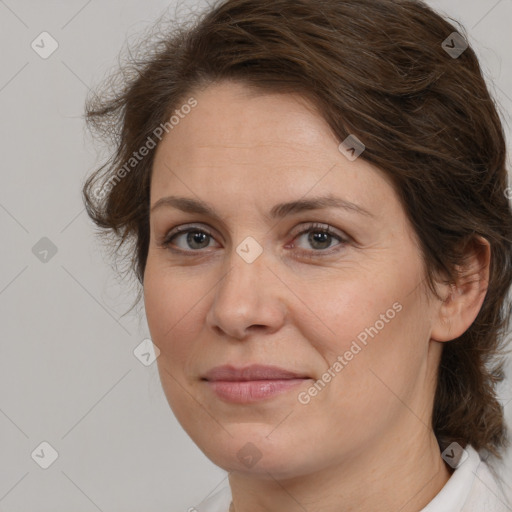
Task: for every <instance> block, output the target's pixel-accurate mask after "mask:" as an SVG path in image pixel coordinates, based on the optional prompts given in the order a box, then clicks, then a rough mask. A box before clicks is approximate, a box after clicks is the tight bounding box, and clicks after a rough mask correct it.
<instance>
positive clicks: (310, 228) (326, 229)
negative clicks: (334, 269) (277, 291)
mask: <svg viewBox="0 0 512 512" xmlns="http://www.w3.org/2000/svg"><path fill="white" fill-rule="evenodd" d="M309 232H317V233H322V234H328V235H330V236H332V237H334V238H336V239H337V240H338V242H339V244H337V245H335V246H334V248H335V249H334V250H333V247H328V248H327V249H325V250H323V249H317V250H315V249H312V250H311V251H305V250H303V249H300V250H299V253H301V255H302V256H303V257H306V258H315V257H317V256H320V257H322V256H329V255H331V254H332V253H333V252H337V251H339V250H340V248H342V247H343V246H344V245H346V244H347V243H348V242H349V240H348V239H347V238H344V237H342V236H341V235H339V234H338V233H337V232H335V231H334V229H333V228H332V227H331V226H329V225H328V224H319V223H316V222H313V223H310V224H308V225H306V227H305V228H304V229H303V230H302V231H300V232H298V233H297V234H296V235H294V238H293V240H295V239H297V238H299V237H300V236H302V235H304V234H306V233H309ZM186 233H202V234H205V235H207V236H209V237H211V238H214V236H213V234H212V233H211V232H210V231H208V230H207V229H205V228H199V227H197V226H191V225H186V226H179V227H177V228H175V229H174V230H172V231H171V232H170V233H169V234H168V235H167V236H166V237H165V238H164V240H163V241H162V242H161V243H160V244H159V245H160V247H163V248H164V249H167V250H169V251H171V252H174V253H177V254H181V255H184V256H197V255H198V254H199V253H201V252H204V251H203V250H202V249H196V250H193V249H191V250H189V251H186V250H183V249H175V248H173V247H171V246H172V245H173V244H172V241H173V240H174V238H176V237H177V236H179V235H182V234H186ZM336 248H338V249H336ZM311 253H314V256H313V255H312V254H311Z"/></svg>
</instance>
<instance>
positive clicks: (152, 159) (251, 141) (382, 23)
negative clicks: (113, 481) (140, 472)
mask: <svg viewBox="0 0 512 512" xmlns="http://www.w3.org/2000/svg"><path fill="white" fill-rule="evenodd" d="M153 49H154V51H149V52H148V53H147V54H145V55H144V58H143V59H142V60H141V61H140V62H139V63H135V64H134V65H133V66H132V67H131V68H129V67H125V69H124V70H123V80H124V83H123V87H122V88H121V90H119V91H117V93H116V94H115V95H114V96H113V97H107V98H105V97H103V99H101V96H100V100H99V102H97V101H91V102H90V103H89V105H88V119H89V121H90V122H91V123H92V125H93V127H95V128H97V129H98V130H99V132H100V133H105V134H112V133H114V134H116V136H117V138H116V139H115V141H116V144H117V145H116V150H115V153H114V154H113V156H112V159H111V160H110V161H109V163H108V164H107V165H105V166H104V167H103V168H102V169H100V170H98V171H97V172H96V173H95V174H94V175H93V176H91V177H90V178H89V180H88V181H87V183H86V184H85V186H84V195H85V202H86V205H87V208H88V212H89V215H90V216H91V218H92V219H93V220H94V221H95V222H96V224H97V225H98V226H100V227H102V228H104V229H106V230H107V233H112V234H113V235H114V236H113V237H112V238H111V239H112V240H114V241H116V242H119V243H120V246H122V245H124V244H125V243H126V244H128V245H127V247H128V248H129V250H128V252H127V253H125V255H126V257H128V259H129V261H130V262H131V263H132V265H133V270H134V271H135V274H136V275H137V277H138V279H139V281H140V283H141V285H142V286H141V291H140V296H139V298H142V296H143V298H144V304H145V309H146V316H147V320H148V325H149V328H150V331H151V336H152V340H153V343H154V344H155V345H156V347H158V349H159V351H160V355H159V357H158V368H159V373H160V377H161V382H162V386H163V389H164V392H165V394H166V397H167V399H168V402H169V404H170V406H171V408H172V410H173V412H174V414H175V415H176V417H177V419H178V420H179V422H180V423H181V425H182V426H183V428H184V429H185V431H186V432H187V433H188V434H189V435H190V437H191V438H192V439H193V441H194V442H195V443H196V444H197V445H198V446H199V448H200V449H201V450H202V451H203V452H204V453H205V454H206V456H207V457H209V458H210V459H211V460H212V461H213V462H214V463H215V464H217V465H218V466H220V467H222V468H224V469H225V470H226V471H228V472H229V487H226V488H225V489H223V490H221V491H220V492H218V493H216V495H215V496H212V497H209V498H208V499H207V500H206V501H205V502H204V503H202V504H201V505H198V506H197V507H196V508H195V509H194V508H191V509H190V510H200V511H209V512H214V511H215V512H227V511H228V510H230V511H236V512H259V511H264V510H276V511H277V510H286V511H296V510H297V511H299V510H301V511H305V510H307V511H313V510H321V511H322V512H330V511H333V512H334V511H337V512H339V511H340V510H347V511H348V510H357V511H360V512H361V511H363V512H365V511H375V510H379V511H398V510H400V511H401V512H417V511H423V512H434V511H441V510H442V511H450V512H454V511H464V512H469V511H476V510H478V511H484V510H485V511H505V510H512V508H510V505H509V504H507V503H506V500H505V498H504V495H503V493H502V489H501V484H500V482H499V481H498V479H497V478H496V477H495V475H493V474H492V472H491V468H490V466H488V465H487V464H486V462H485V461H484V460H482V459H483V458H486V457H484V454H489V455H492V456H494V457H498V458H499V457H500V456H501V453H502V451H503V450H504V448H505V447H506V446H507V441H508V438H507V431H506V427H505V423H504V417H503V409H502V407H501V406H500V404H499V402H498V401H497V397H496V384H497V383H498V382H499V381H500V380H501V374H502V371H501V370H502V369H501V366H502V361H501V359H500V358H499V357H497V356H499V354H500V350H501V349H502V348H503V345H504V333H505V332H506V328H507V327H508V320H509V318H510V310H509V305H508V303H507V302H506V294H507V291H508V290H509V287H510V284H511V279H512V262H511V256H512V252H511V240H512V213H511V210H510V206H509V202H508V199H507V172H506V168H505V156H506V147H505V141H504V136H503V131H502V126H501V123H500V119H499V116H498V114H497V112H496V109H495V107H494V104H493V101H492V99H491V98H490V95H489V93H488V90H487V88H486V85H485V82H484V79H483V78H482V74H481V72H480V68H479V64H478V61H477V59H476V57H475V54H474V52H473V50H472V49H471V48H470V47H468V45H467V43H466V39H465V37H464V36H463V35H462V34H461V33H460V32H458V31H457V30H456V28H455V27H454V26H453V25H451V24H450V23H448V22H447V21H446V20H444V19H442V18H441V17H440V16H438V15H437V14H436V13H434V12H433V11H432V10H431V9H430V8H428V7H427V6H426V5H425V4H423V3H421V2H416V1H409V0H401V1H391V0H371V1H370V0H347V1H339V0H328V1H325V0H324V1H320V0H227V1H223V2H221V3H219V4H218V5H217V6H215V7H212V8H210V10H209V11H207V12H205V13H204V14H203V15H202V16H201V17H200V18H199V19H198V20H197V22H196V23H195V24H194V25H189V26H187V27H185V26H184V27H183V28H182V29H181V30H177V31H175V32H172V33H170V34H166V35H165V37H164V38H163V39H162V40H161V41H160V42H159V43H158V44H155V45H154V47H153ZM130 72H131V74H130ZM130 243H131V244H132V245H130Z"/></svg>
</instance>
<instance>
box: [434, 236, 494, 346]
mask: <svg viewBox="0 0 512 512" xmlns="http://www.w3.org/2000/svg"><path fill="white" fill-rule="evenodd" d="M464 258H465V259H464V261H465V263H464V266H458V267H457V271H458V278H457V282H456V283H453V284H442V285H440V287H439V294H440V296H441V297H443V300H442V301H437V303H436V304H437V306H436V308H435V310H434V317H433V323H432V331H431V334H430V337H431V339H432V340H434V341H441V342H444V341H450V340H453V339H455V338H458V337H459V336H461V335H462V334H463V333H464V332H466V331H467V330H468V329H469V327H470V326H471V324H472V323H473V322H474V321H475V318H476V317H477V315H478V313H479V311H480V308H481V307H482V304H483V302H484V298H485V295H486V293H487V287H488V284H489V266H490V261H491V247H490V244H489V242H488V241H487V240H486V239H485V238H483V237H481V236H478V237H476V238H474V239H473V241H472V242H471V243H470V244H468V246H467V249H466V252H465V254H464Z"/></svg>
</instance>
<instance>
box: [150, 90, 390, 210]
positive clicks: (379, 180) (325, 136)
mask: <svg viewBox="0 0 512 512" xmlns="http://www.w3.org/2000/svg"><path fill="white" fill-rule="evenodd" d="M193 97H194V98H195V100H196V101H197V106H196V107H195V108H194V109H193V110H192V111H191V112H190V113H189V114H187V115H185V116H183V118H182V119H181V120H180V122H179V123H178V124H177V125H176V126H174V127H173V129H172V130H170V131H169V133H168V134H166V135H165V137H164V138H163V140H162V142H161V143H160V144H159V146H158V149H157V153H156V155H155V160H154V165H153V176H152V183H151V191H152V192H151V195H152V198H151V199H152V200H151V202H152V204H154V203H155V202H156V201H157V200H158V199H159V198H161V197H162V196H164V195H166V194H167V193H169V192H171V191H172V192H173V193H179V194H181V195H184V194H187V195H189V196H190V195H193V196H199V197H201V198H203V199H206V198H212V197H215V196H217V197H223V198H224V199H225V198H226V197H228V196H229V195H231V196H232V197H236V198H237V200H239V201H241V200H242V198H245V199H246V200H252V199H253V197H254V196H258V197H260V198H261V199H262V200H265V199H268V200H269V202H272V201H273V202H275V203H277V202H279V201H282V200H284V199H287V200H294V199H297V198H298V197H302V196H304V195H306V194H308V193H309V192H312V193H313V192H314V195H316V194H319V193H333V192H334V193H336V192H339V193H340V194H342V196H343V198H344V199H346V200H348V201H353V202H360V203H361V202H364V203H366V205H368V208H370V207H371V206H372V205H373V208H374V209H376V213H377V215H378V214H379V210H380V209H382V208H383V207H385V205H386V203H383V201H382V200H381V198H382V195H383V194H385V195H393V194H394V192H393V190H392V187H391V185H390V183H389V180H388V179H387V177H386V176H385V174H384V173H383V172H382V171H380V170H378V169H376V168H375V167H373V166H372V165H370V164H369V163H368V162H366V161H364V160H363V159H362V158H359V159H357V160H356V161H353V162H352V161H349V160H348V159H347V158H346V157H345V156H344V155H342V154H341V153H340V151H339V150H338V146H339V141H338V139H337V137H336V135H335V134H334V133H333V132H332V130H331V129H330V127H329V125H328V124H327V122H326V121H325V120H324V119H323V118H322V116H321V115H320V114H319V113H318V112H317V111H316V109H315V107H314V106H313V105H312V104H311V103H309V102H308V100H307V99H306V98H304V97H302V96H300V95H298V94H280V93H276V94H271V93H260V92H255V91H254V90H252V89H248V88H247V87H246V86H244V85H242V84H239V83H233V82H224V83H220V84H215V85H211V86H209V87H208V88H206V89H205V90H203V91H200V92H197V93H195V94H193ZM387 204H388V205H389V203H387Z"/></svg>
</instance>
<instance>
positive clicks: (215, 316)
mask: <svg viewBox="0 0 512 512" xmlns="http://www.w3.org/2000/svg"><path fill="white" fill-rule="evenodd" d="M256 243H257V242H256ZM258 246H259V244H258ZM258 246H256V244H255V241H254V240H250V239H245V240H244V241H242V242H241V243H240V244H239V245H238V246H237V247H234V248H233V250H232V253H231V254H230V258H229V263H228V265H229V269H228V271H227V272H226V273H225V275H224V276H223V277H222V279H221V280H220V281H219V283H218V285H217V287H216V290H215V295H214V299H213V302H212V304H211V306H210V310H209V312H208V315H207V322H208V323H209V325H210V327H212V328H214V329H217V330H218V329H220V330H222V331H224V332H225V333H226V334H228V335H230V336H233V337H236V338H242V337H244V336H245V335H246V330H247V329H248V328H249V327H251V326H254V325H257V326H261V327H265V328H267V329H269V330H275V329H278V328H279V326H280V325H281V324H282V322H283V318H284V316H285V315H284V304H283V303H282V298H281V294H280V293H276V282H275V276H273V274H272V272H270V270H269V269H268V268H267V264H268V258H266V257H265V254H264V252H263V251H262V248H261V246H259V248H258Z"/></svg>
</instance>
